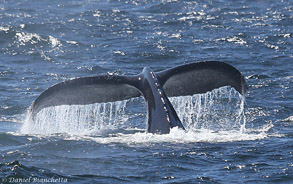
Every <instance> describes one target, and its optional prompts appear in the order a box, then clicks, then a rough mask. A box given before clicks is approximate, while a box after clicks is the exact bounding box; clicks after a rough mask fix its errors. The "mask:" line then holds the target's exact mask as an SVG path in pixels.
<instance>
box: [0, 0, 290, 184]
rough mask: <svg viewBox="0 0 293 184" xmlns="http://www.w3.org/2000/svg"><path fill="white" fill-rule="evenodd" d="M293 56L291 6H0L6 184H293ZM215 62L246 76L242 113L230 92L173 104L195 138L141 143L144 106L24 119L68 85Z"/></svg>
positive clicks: (88, 1) (2, 177)
mask: <svg viewBox="0 0 293 184" xmlns="http://www.w3.org/2000/svg"><path fill="white" fill-rule="evenodd" d="M292 47H293V2H292V1H291V0H280V1H273V0H211V1H187V0H186V1H176V0H162V1H148V0H145V1H137V0H128V1H112V0H107V1H100V0H80V1H77V0H70V1H65V0H58V1H57V0H52V1H28V0H23V1H16V0H9V1H6V0H1V1H0V152H1V155H0V183H151V182H154V183H293V122H292V121H293V117H292V116H293V93H292V88H293V48H292ZM208 60H216V61H224V62H227V63H229V64H231V65H233V66H234V67H236V68H237V69H239V70H240V71H241V72H242V73H243V74H244V75H245V78H246V81H247V84H248V87H249V89H248V92H247V93H246V99H245V104H244V110H243V103H244V101H243V99H242V98H241V97H239V96H238V95H237V94H236V93H235V92H233V90H231V89H227V88H224V89H219V90H215V91H213V92H211V93H207V94H201V95H195V96H193V97H179V99H173V100H172V102H173V103H174V104H175V105H174V106H176V107H175V108H176V110H177V111H178V114H179V115H180V116H182V117H185V121H184V123H185V124H188V125H190V126H189V129H188V132H184V131H182V130H178V129H174V130H172V131H171V133H170V134H169V135H153V134H148V133H145V127H146V125H145V124H146V109H145V104H144V103H143V100H142V99H135V100H129V101H126V102H125V101H124V102H119V103H116V104H114V105H113V106H111V105H110V107H109V109H110V110H113V109H116V110H115V113H116V114H115V113H114V114H113V112H112V111H111V112H110V116H111V117H110V118H109V117H108V119H107V118H106V119H102V120H101V119H99V120H95V119H94V120H91V121H88V122H87V121H82V122H81V121H79V120H80V119H76V114H75V113H74V112H75V111H76V109H82V110H81V111H79V112H82V113H81V116H82V115H84V116H90V115H92V114H93V112H94V110H95V108H98V107H99V106H98V105H97V106H94V107H93V106H91V107H77V106H72V107H71V106H67V107H64V108H61V109H59V110H58V109H57V111H58V112H61V113H59V116H58V117H55V119H54V118H53V120H52V119H51V120H48V119H46V118H48V117H46V114H44V116H41V117H40V119H41V120H43V121H41V122H40V123H38V124H34V123H32V122H30V121H28V120H26V119H27V118H26V112H27V109H28V108H29V106H30V105H31V103H32V102H33V101H34V100H35V99H36V98H37V97H38V95H40V94H41V93H42V92H43V91H44V90H45V89H47V88H48V87H50V86H51V85H53V84H56V83H58V82H61V81H64V80H66V79H70V78H75V77H81V76H93V75H99V74H106V73H114V74H120V75H125V74H138V73H140V72H141V70H142V68H143V67H144V66H150V67H151V68H152V69H153V70H154V71H160V70H163V69H167V68H171V67H174V66H177V65H180V64H184V63H190V62H196V61H208ZM85 95H86V94H85ZM190 98H193V100H197V102H198V100H201V101H200V103H198V105H197V106H196V107H190V106H188V105H186V104H184V103H185V102H184V101H188V100H190ZM231 101H232V102H231ZM107 105H109V104H107ZM114 106H115V107H116V106H118V107H119V108H114ZM66 108H67V110H66ZM64 109H65V110H64ZM117 109H118V110H117ZM55 110H56V109H55ZM70 110H71V111H70ZM65 112H67V115H66V116H65V115H64V113H65ZM68 112H69V114H68ZM192 112H194V114H195V115H194V117H195V118H194V117H193V118H192V117H191V118H189V117H190V116H189V114H190V113H192ZM70 113H71V114H70ZM111 113H112V114H111ZM113 115H115V116H113ZM68 117H70V118H71V119H70V118H69V119H68ZM79 118H80V117H79ZM104 120H105V122H106V120H107V123H105V122H104Z"/></svg>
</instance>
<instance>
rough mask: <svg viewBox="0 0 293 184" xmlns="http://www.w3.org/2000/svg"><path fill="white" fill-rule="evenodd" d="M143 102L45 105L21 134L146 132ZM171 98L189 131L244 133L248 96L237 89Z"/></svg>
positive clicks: (24, 126)
mask: <svg viewBox="0 0 293 184" xmlns="http://www.w3.org/2000/svg"><path fill="white" fill-rule="evenodd" d="M143 101H144V100H143V99H142V98H133V99H130V100H124V101H118V102H107V103H97V104H91V105H62V106H55V107H48V108H44V109H42V110H41V111H40V112H39V113H38V114H37V116H35V117H34V118H32V116H31V115H30V114H28V115H27V117H26V120H25V122H24V125H23V126H22V128H21V133H23V134H41V135H51V134H56V133H68V134H75V135H104V134H110V133H112V134H113V132H114V133H116V134H117V133H124V134H125V131H124V132H123V130H126V129H128V130H129V129H131V128H132V129H133V131H130V132H132V133H133V134H135V133H137V132H138V131H139V132H143V129H144V127H145V126H146V125H145V122H146V118H147V114H146V107H145V105H141V104H144V103H143ZM170 101H171V103H172V104H173V106H174V108H175V110H176V112H177V114H178V116H179V118H180V120H181V121H182V123H183V124H184V127H185V128H186V130H187V131H188V132H194V133H196V131H199V130H209V131H213V132H217V131H238V132H240V133H244V132H245V123H246V118H245V114H244V102H245V98H244V97H243V96H242V95H241V94H239V93H238V92H237V91H236V90H234V88H231V87H221V88H219V89H215V90H213V91H211V92H207V93H205V94H197V95H193V96H183V97H171V98H170ZM131 121H132V122H131ZM133 121H135V122H133ZM142 124H144V125H142ZM130 127H131V128H130ZM119 131H120V132H119ZM121 131H122V132H121Z"/></svg>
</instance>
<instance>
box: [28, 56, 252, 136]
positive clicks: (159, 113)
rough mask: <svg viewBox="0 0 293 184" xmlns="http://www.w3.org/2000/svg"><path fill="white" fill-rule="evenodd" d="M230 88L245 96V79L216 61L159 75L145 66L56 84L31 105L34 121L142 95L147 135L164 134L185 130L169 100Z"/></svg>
mask: <svg viewBox="0 0 293 184" xmlns="http://www.w3.org/2000/svg"><path fill="white" fill-rule="evenodd" d="M222 86H231V87H233V88H235V89H236V90H237V91H238V92H239V93H240V94H242V95H244V93H245V91H246V89H247V85H246V83H245V80H244V76H243V75H242V74H241V73H240V72H239V71H238V70H237V69H236V68H234V67H233V66H231V65H229V64H227V63H224V62H219V61H206V62H196V63H189V64H184V65H180V66H177V67H174V68H171V69H167V70H164V71H161V72H153V71H152V70H151V69H150V68H149V67H145V68H144V69H143V71H142V72H141V73H140V74H138V75H123V76H120V75H98V76H93V77H82V78H75V79H72V80H67V81H64V82H61V83H58V84H56V85H54V86H52V87H50V88H48V89H47V90H45V91H44V92H43V93H42V94H41V95H40V96H39V97H38V98H37V99H36V100H35V101H34V102H33V103H32V105H31V107H30V111H31V114H32V117H33V118H34V117H35V116H36V114H37V113H38V112H39V111H40V110H42V109H44V108H46V107H52V106H60V105H86V104H94V103H102V102H114V101H121V100H126V99H130V98H134V97H139V96H144V98H145V99H146V101H147V104H148V127H147V132H150V133H158V134H167V133H169V132H170V129H171V128H173V127H180V128H182V129H184V127H183V125H182V123H181V121H180V119H179V118H178V116H177V113H176V112H175V110H174V108H173V106H172V104H171V103H170V101H169V99H168V97H173V96H186V95H193V94H199V93H205V92H208V91H211V90H213V89H215V88H219V87H222Z"/></svg>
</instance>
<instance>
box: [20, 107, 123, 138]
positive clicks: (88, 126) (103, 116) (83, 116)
mask: <svg viewBox="0 0 293 184" xmlns="http://www.w3.org/2000/svg"><path fill="white" fill-rule="evenodd" d="M126 104H127V101H118V102H113V103H99V104H91V105H70V106H69V105H62V106H56V107H49V108H45V109H42V110H41V111H40V112H39V113H38V114H37V115H36V117H35V118H34V119H33V118H32V116H31V114H30V113H28V115H27V118H26V120H25V123H24V125H23V127H22V129H21V132H22V133H26V134H54V133H74V134H88V133H90V132H91V131H97V130H100V131H102V130H104V129H115V128H116V126H118V125H119V124H123V122H126V121H127V119H128V118H127V115H126V114H125V107H126Z"/></svg>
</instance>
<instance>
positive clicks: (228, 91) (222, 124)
mask: <svg viewBox="0 0 293 184" xmlns="http://www.w3.org/2000/svg"><path fill="white" fill-rule="evenodd" d="M170 101H171V103H172V104H173V105H174V108H175V110H176V112H177V114H178V116H179V118H180V119H181V121H182V123H183V125H184V127H186V129H187V130H198V129H209V130H213V131H222V130H239V131H241V132H244V131H245V123H246V119H245V114H244V104H245V97H243V96H242V95H240V94H239V93H238V92H237V91H236V90H235V89H234V88H231V87H222V88H219V89H216V90H213V91H212V92H207V93H205V94H198V95H193V96H185V97H173V98H170Z"/></svg>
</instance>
